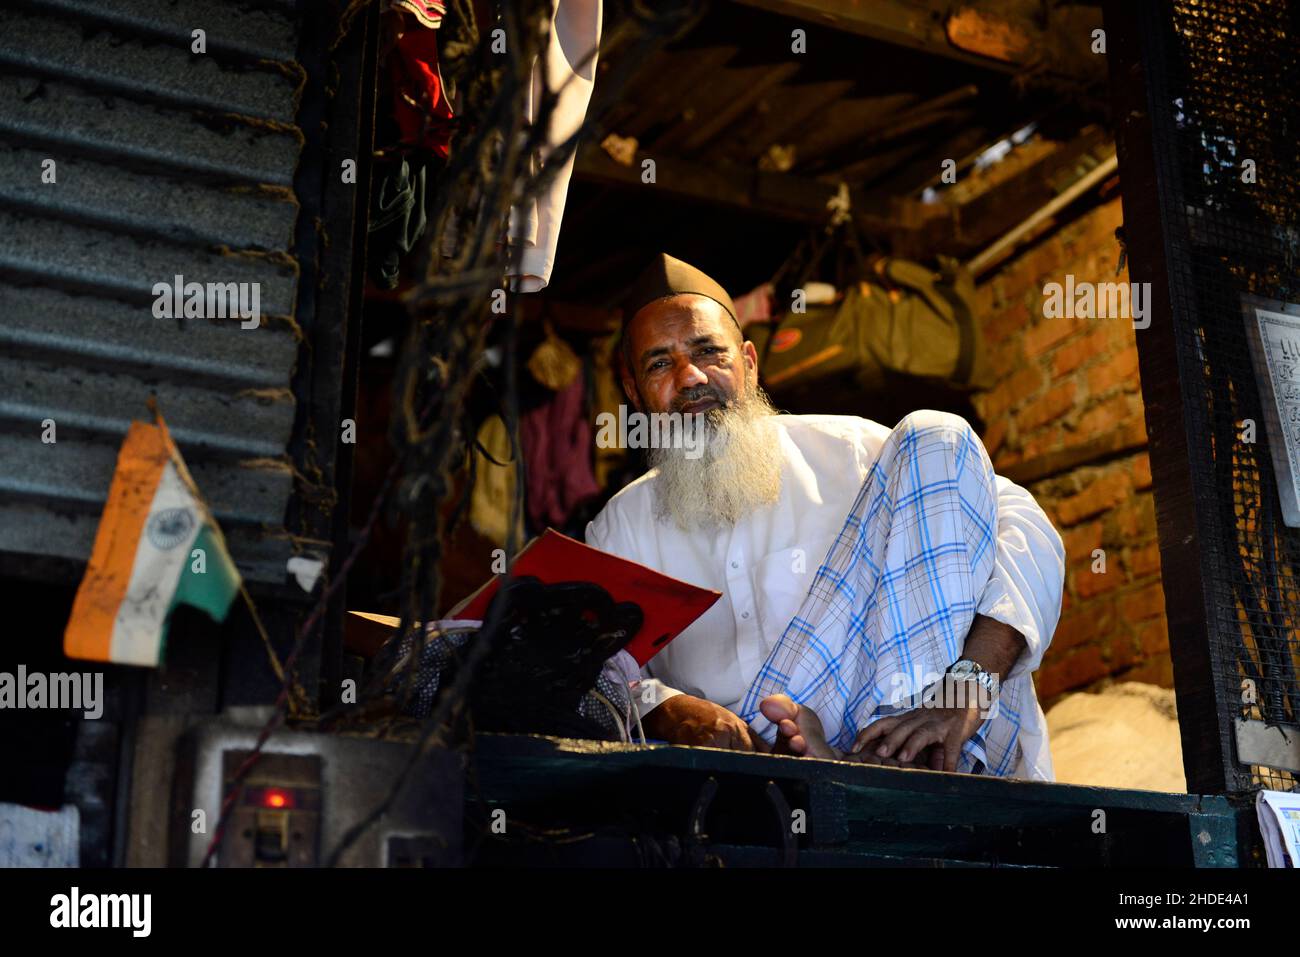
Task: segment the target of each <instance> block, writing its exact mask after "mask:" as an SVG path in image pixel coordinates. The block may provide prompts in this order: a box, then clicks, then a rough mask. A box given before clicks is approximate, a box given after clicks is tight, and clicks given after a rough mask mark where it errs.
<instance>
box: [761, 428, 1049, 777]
mask: <svg viewBox="0 0 1300 957" xmlns="http://www.w3.org/2000/svg"><path fill="white" fill-rule="evenodd" d="M994 483H995V479H994V472H993V465H992V463H991V462H990V461H989V457H988V453H987V452H986V451H985V450H984V446H983V444H982V443H981V442H980V440H979V437H978V436H976V435H975V432H974V431H973V430H972V429H971V427H970V426H969V425H968V424H967V423H966V421H965V420H964V419H962V418H960V417H958V416H955V415H949V414H947V413H942V412H932V411H925V412H916V413H913V414H912V415H909V416H907V417H905V418H904V419H903V420H902V421H901V422H900V423H899V424H898V426H897V427H895V428H894V430H893V431H892V432H891V434H890V435H889V437H888V438H887V439H886V441H885V443H884V446H883V447H882V448H881V450H880V455H879V457H878V458H877V460H876V462H875V464H874V465H872V467H871V470H870V471H869V472H868V473H867V477H866V479H865V480H864V481H863V484H862V489H861V491H859V493H858V497H857V499H856V500H855V501H854V503H853V507H852V508H851V509H850V510H849V513H848V517H847V519H846V520H845V522H844V527H843V528H842V529H841V531H840V533H839V536H838V537H837V538H836V540H835V544H834V545H832V546H831V550H830V553H829V554H828V555H827V556H826V560H825V561H824V562H823V563H822V565H821V567H820V568H819V569H818V570H817V574H816V576H815V577H814V579H813V583H812V586H811V587H810V588H809V590H808V595H807V597H806V598H805V599H804V602H803V604H802V606H800V608H799V611H798V613H797V614H796V615H795V616H794V618H793V619H791V621H790V624H789V625H787V626H786V629H785V632H784V633H783V634H782V635H781V639H780V641H778V642H777V645H776V647H775V648H774V649H773V650H772V653H771V654H770V655H769V656H768V658H767V661H766V662H765V663H764V665H763V667H762V669H761V670H760V671H759V672H758V674H757V676H756V677H755V678H754V681H753V683H752V684H751V686H750V688H749V691H748V692H747V693H746V695H745V698H744V700H743V702H742V704H741V710H740V716H741V717H742V718H744V720H745V721H747V722H749V723H750V724H751V725H752V726H753V728H754V729H755V730H756V731H757V732H758V733H759V734H761V735H762V736H763V738H764V739H765V740H766V741H767V742H768V743H769V744H770V743H773V742H774V741H775V739H776V727H775V726H774V725H773V724H772V723H771V722H770V721H768V720H767V719H766V718H764V717H763V715H762V714H761V713H760V712H759V710H758V705H759V702H761V701H762V700H763V698H765V697H766V696H768V695H770V694H776V693H784V694H787V695H789V696H790V697H791V698H793V699H794V700H795V701H796V702H798V703H800V704H803V705H808V706H809V707H811V708H812V709H813V710H814V711H815V712H816V713H817V715H818V717H819V718H821V721H822V724H823V726H824V727H825V729H826V734H827V738H828V740H829V742H830V744H831V746H832V747H835V748H838V749H839V750H841V751H847V750H848V749H849V747H850V746H851V745H852V743H853V741H854V739H855V738H856V736H857V733H858V731H859V730H860V729H862V728H865V727H867V726H868V725H869V724H871V723H872V722H873V721H877V720H879V719H880V718H883V717H886V716H888V715H893V714H899V713H901V712H905V711H910V710H912V709H913V708H916V707H918V706H919V705H920V703H921V701H922V698H923V696H924V695H925V693H926V691H927V690H928V689H929V688H930V686H931V685H933V684H934V683H935V682H937V681H938V680H939V679H940V676H941V675H942V674H943V672H944V670H945V669H946V668H947V667H948V666H949V665H951V664H952V663H953V662H954V661H956V660H958V659H959V658H960V657H961V652H962V646H963V645H964V644H965V641H966V635H967V633H968V632H969V631H970V628H971V624H972V623H973V621H974V617H975V612H976V609H977V607H978V603H979V598H980V595H981V593H982V592H983V590H984V588H985V586H986V585H987V583H988V580H989V577H990V576H991V574H992V572H993V565H994V560H995V552H996V544H997V500H998V496H997V488H996V485H995V484H994ZM1029 681H1030V678H1029V677H1028V676H1027V675H1025V676H1023V677H1018V678H1015V679H1012V680H1010V681H1005V682H1003V684H1002V688H1001V693H1000V695H999V698H998V701H997V702H996V704H995V705H994V706H993V707H992V708H991V709H990V712H989V715H988V717H986V719H985V720H984V722H983V723H982V724H981V725H980V727H979V729H978V730H977V731H976V733H975V735H974V736H973V737H972V738H971V739H970V740H969V741H967V743H966V744H965V746H964V747H963V749H962V754H961V757H960V759H959V761H958V765H957V770H958V771H965V772H969V773H990V774H996V775H1009V774H1012V773H1014V772H1015V770H1016V766H1017V764H1018V763H1019V758H1020V747H1019V741H1018V738H1019V732H1020V714H1021V708H1022V706H1024V705H1025V704H1026V703H1030V704H1031V706H1032V701H1033V688H1032V686H1031V685H1029V684H1028V682H1029Z"/></svg>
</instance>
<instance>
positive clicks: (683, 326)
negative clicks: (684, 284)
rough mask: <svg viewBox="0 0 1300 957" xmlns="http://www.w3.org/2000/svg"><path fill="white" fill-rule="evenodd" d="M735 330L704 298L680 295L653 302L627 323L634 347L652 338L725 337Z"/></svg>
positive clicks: (719, 308) (723, 313) (720, 310)
mask: <svg viewBox="0 0 1300 957" xmlns="http://www.w3.org/2000/svg"><path fill="white" fill-rule="evenodd" d="M734 328H735V323H733V322H732V321H731V316H729V315H728V314H727V311H726V310H725V309H724V308H722V306H720V305H719V304H718V303H716V302H714V301H713V300H712V299H710V298H709V297H708V296H701V295H699V294H697V293H682V294H680V295H676V296H669V297H667V298H665V299H657V300H655V301H654V302H652V303H648V304H647V305H645V306H642V307H641V308H640V309H639V310H637V314H636V315H635V316H633V317H632V321H631V322H630V323H628V330H627V331H628V335H629V337H630V338H632V339H633V340H634V341H636V342H637V343H638V344H642V345H643V346H644V345H647V344H649V343H651V342H652V341H653V340H656V339H664V340H668V339H677V338H679V337H680V336H682V335H685V334H687V333H689V334H690V336H691V337H692V338H694V337H696V336H719V337H720V336H726V335H727V332H728V329H733V330H734Z"/></svg>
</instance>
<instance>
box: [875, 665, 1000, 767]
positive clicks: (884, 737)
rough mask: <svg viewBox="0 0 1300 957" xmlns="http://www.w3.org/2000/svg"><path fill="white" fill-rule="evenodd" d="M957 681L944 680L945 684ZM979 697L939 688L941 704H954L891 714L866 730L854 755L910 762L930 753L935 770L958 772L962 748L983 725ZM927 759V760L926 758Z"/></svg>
mask: <svg viewBox="0 0 1300 957" xmlns="http://www.w3.org/2000/svg"><path fill="white" fill-rule="evenodd" d="M953 680H954V679H952V678H949V677H946V676H945V677H944V679H943V681H944V683H945V684H947V683H950V682H952V681H953ZM978 697H979V696H978V695H975V694H961V693H954V691H953V689H951V688H940V689H939V702H954V704H952V705H947V706H940V705H939V703H938V702H936V703H935V705H934V706H930V707H921V708H917V709H916V710H915V711H909V712H907V713H906V714H900V715H891V716H890V717H888V718H881V719H880V720H879V721H876V722H874V723H873V724H871V725H868V726H867V727H865V728H863V729H862V730H861V731H859V732H858V736H857V738H856V739H855V740H854V742H853V748H852V749H851V750H852V753H853V754H860V753H862V752H864V751H867V749H868V748H870V749H871V751H870V753H872V754H874V755H876V756H878V757H882V758H887V757H897V759H898V760H899V761H902V762H904V763H907V762H910V761H912V760H913V759H915V758H917V756H918V755H922V754H923V753H926V752H927V751H928V763H929V766H930V768H931V769H933V770H935V771H956V770H957V761H958V759H959V758H960V757H961V748H962V745H963V744H965V743H966V742H967V741H968V740H970V737H971V735H973V734H974V733H975V732H976V731H977V730H979V726H980V725H981V724H983V723H984V717H985V716H984V713H983V712H982V711H981V709H980V702H979V700H977V699H978ZM923 760H924V759H923Z"/></svg>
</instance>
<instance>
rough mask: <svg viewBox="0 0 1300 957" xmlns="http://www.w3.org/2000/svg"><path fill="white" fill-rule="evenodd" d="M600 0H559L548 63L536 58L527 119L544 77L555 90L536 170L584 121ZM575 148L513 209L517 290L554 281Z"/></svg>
mask: <svg viewBox="0 0 1300 957" xmlns="http://www.w3.org/2000/svg"><path fill="white" fill-rule="evenodd" d="M600 28H601V0H555V9H554V12H553V15H552V17H551V33H550V36H549V38H548V40H547V43H546V50H545V52H544V54H543V56H545V58H546V59H545V63H544V64H543V62H542V59H541V57H539V58H538V59H537V61H536V62H534V63H533V81H532V85H531V87H530V89H529V92H528V97H527V100H526V107H525V109H526V111H527V115H528V121H529V122H530V123H532V122H534V121H535V120H536V118H537V113H538V109H539V107H540V106H541V101H542V92H543V86H542V84H543V83H546V84H547V85H548V86H549V88H550V90H551V92H552V93H554V94H556V95H557V97H558V98H557V101H556V104H555V109H554V110H553V111H552V112H551V117H550V129H549V130H548V131H547V135H546V141H545V143H544V145H543V146H542V148H541V150H540V151H539V155H538V156H535V157H533V158H532V163H533V170H534V171H536V170H538V169H540V168H541V164H543V163H545V162H546V159H547V157H548V156H550V154H551V153H552V152H553V151H554V150H555V148H556V147H558V146H560V145H562V144H563V143H564V142H565V141H566V140H568V139H569V138H570V137H571V136H573V134H574V133H576V132H577V131H578V129H579V128H580V127H581V126H582V124H583V121H584V120H585V119H586V116H587V107H588V106H589V105H590V104H591V92H592V90H593V89H594V88H595V85H596V51H597V50H598V49H599V47H600ZM575 156H576V151H575V152H574V153H573V154H570V156H569V159H568V162H566V163H565V164H564V166H563V168H561V169H560V170H558V171H557V172H556V175H555V177H554V178H553V179H552V180H551V181H550V183H549V184H547V187H546V189H544V190H543V191H542V192H541V193H540V194H539V195H538V196H537V197H536V198H535V199H533V200H530V201H528V202H526V203H521V204H519V205H516V206H515V207H514V208H512V209H511V210H510V223H509V230H508V236H509V243H510V245H511V246H512V247H520V246H522V247H523V248H522V249H514V248H512V249H511V250H510V252H511V257H510V263H509V266H508V268H507V270H506V275H507V276H508V277H509V279H510V286H511V289H512V290H514V291H515V292H538V291H539V290H542V289H545V288H546V285H547V283H549V282H550V281H551V269H552V268H553V267H554V265H555V249H556V246H557V245H558V244H559V241H560V221H561V220H562V219H563V217H564V201H565V198H566V197H567V196H568V193H569V180H570V179H571V178H572V176H573V163H574V159H575Z"/></svg>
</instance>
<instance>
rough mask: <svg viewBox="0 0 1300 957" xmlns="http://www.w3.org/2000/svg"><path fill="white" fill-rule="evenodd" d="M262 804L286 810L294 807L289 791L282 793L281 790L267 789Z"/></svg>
mask: <svg viewBox="0 0 1300 957" xmlns="http://www.w3.org/2000/svg"><path fill="white" fill-rule="evenodd" d="M262 804H263V805H264V806H265V807H272V808H285V807H292V806H293V800H292V798H291V796H290V794H289V792H288V791H282V790H280V789H279V788H267V789H266V791H265V792H263V794H262Z"/></svg>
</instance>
